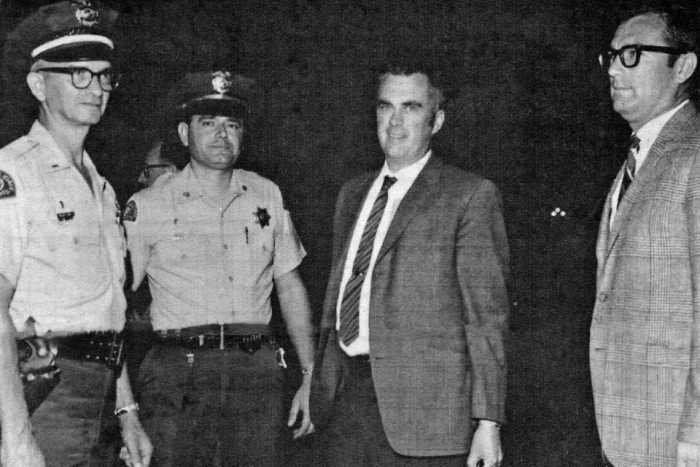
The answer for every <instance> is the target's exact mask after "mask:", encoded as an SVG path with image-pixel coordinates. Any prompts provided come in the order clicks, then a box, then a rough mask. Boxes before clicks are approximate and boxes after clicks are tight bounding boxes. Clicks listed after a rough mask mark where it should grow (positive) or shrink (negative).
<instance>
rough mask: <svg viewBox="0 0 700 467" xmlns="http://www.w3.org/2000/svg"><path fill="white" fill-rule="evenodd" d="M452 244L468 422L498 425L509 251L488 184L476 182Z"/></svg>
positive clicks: (502, 388) (503, 381)
mask: <svg viewBox="0 0 700 467" xmlns="http://www.w3.org/2000/svg"><path fill="white" fill-rule="evenodd" d="M456 242H457V248H456V255H457V275H458V280H459V286H460V290H461V293H462V297H463V300H464V310H465V312H464V313H465V316H464V321H465V331H466V336H467V345H468V349H469V356H470V360H471V364H472V378H473V380H472V385H471V387H472V392H471V408H472V417H473V418H475V419H487V420H493V421H497V422H504V421H505V396H506V357H505V346H504V337H505V336H504V334H505V332H506V330H507V319H508V311H509V301H508V294H507V291H506V278H507V276H508V259H509V251H508V241H507V239H506V232H505V225H504V222H503V215H502V213H501V197H500V194H499V193H498V190H497V188H496V187H495V186H494V185H493V184H492V183H491V182H489V181H486V180H484V181H482V183H481V185H480V186H479V188H478V189H477V190H476V191H475V192H474V194H473V195H472V196H471V198H470V199H469V201H468V205H467V208H466V210H465V213H464V216H463V218H462V220H461V222H460V226H459V229H458V233H457V239H456Z"/></svg>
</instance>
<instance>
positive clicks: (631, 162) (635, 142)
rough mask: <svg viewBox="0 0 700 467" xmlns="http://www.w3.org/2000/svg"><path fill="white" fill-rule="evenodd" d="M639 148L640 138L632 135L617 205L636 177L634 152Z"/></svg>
mask: <svg viewBox="0 0 700 467" xmlns="http://www.w3.org/2000/svg"><path fill="white" fill-rule="evenodd" d="M638 148H639V138H637V137H636V136H632V140H631V141H630V147H629V149H628V150H627V164H626V165H625V172H624V174H623V175H622V183H621V184H620V194H619V195H618V196H617V205H618V206H619V205H620V202H621V201H622V197H623V196H624V194H625V192H626V191H627V188H629V186H630V184H631V183H632V179H633V178H634V169H635V167H636V166H637V159H636V158H635V157H634V153H635V152H636V151H637V149H638Z"/></svg>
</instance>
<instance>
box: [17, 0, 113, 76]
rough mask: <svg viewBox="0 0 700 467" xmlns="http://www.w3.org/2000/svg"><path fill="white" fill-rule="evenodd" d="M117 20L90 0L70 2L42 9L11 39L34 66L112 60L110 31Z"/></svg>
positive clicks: (23, 24)
mask: <svg viewBox="0 0 700 467" xmlns="http://www.w3.org/2000/svg"><path fill="white" fill-rule="evenodd" d="M116 17H117V13H116V12H114V11H112V10H107V9H101V8H98V7H97V6H95V5H94V4H93V3H92V2H91V1H90V0H69V1H63V2H59V3H53V4H51V5H46V6H43V7H41V8H39V9H38V10H37V11H35V12H34V13H33V14H31V15H30V16H29V17H27V18H26V19H25V20H24V21H22V22H21V23H20V24H19V25H18V26H17V27H16V28H15V29H14V31H12V32H11V33H10V35H9V36H8V42H10V43H12V44H14V46H15V47H17V48H19V49H20V50H18V52H19V54H20V55H24V56H25V57H28V58H29V59H30V60H31V62H32V63H33V62H36V61H37V60H46V61H49V62H73V61H82V60H111V59H112V52H113V50H114V43H113V42H112V40H111V39H110V38H109V37H108V35H107V31H108V30H109V28H110V26H111V25H112V23H113V22H114V20H115V19H116Z"/></svg>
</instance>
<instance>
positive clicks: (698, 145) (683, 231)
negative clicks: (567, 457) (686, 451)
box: [590, 103, 700, 467]
mask: <svg viewBox="0 0 700 467" xmlns="http://www.w3.org/2000/svg"><path fill="white" fill-rule="evenodd" d="M621 177H622V171H620V173H619V174H618V176H617V181H619V180H620V178H621ZM617 181H616V182H617ZM611 196H612V190H611V193H610V194H608V199H607V202H606V204H605V209H604V211H603V217H602V222H601V225H600V232H599V235H598V245H597V258H598V272H597V274H598V278H597V297H596V298H597V299H596V303H595V309H594V313H593V321H592V325H591V342H590V364H591V376H592V381H593V394H594V398H595V410H596V418H597V421H598V429H599V433H600V437H601V440H602V444H603V450H604V452H605V454H606V456H607V457H608V459H609V460H610V461H611V462H612V463H613V464H614V465H615V467H625V466H630V467H631V466H634V467H643V466H661V465H663V466H666V465H667V466H675V465H676V464H675V458H676V447H677V439H678V440H682V441H688V442H694V443H700V377H699V375H698V370H700V340H698V337H699V336H700V333H699V332H698V331H699V330H700V316H698V313H699V312H700V115H699V114H698V112H697V110H696V109H695V107H694V106H693V105H692V104H691V103H689V104H686V105H685V106H684V107H683V108H681V109H680V110H678V112H677V113H676V114H675V115H674V116H673V117H672V118H671V120H669V121H668V123H666V125H665V126H664V128H663V129H662V131H661V133H660V134H659V136H658V138H657V139H656V141H655V142H654V144H653V146H652V147H651V148H650V151H649V154H648V156H647V159H646V161H645V162H644V164H643V165H642V166H641V168H640V170H639V171H638V173H637V175H636V176H635V178H634V180H633V182H632V184H631V185H630V187H629V188H628V190H627V193H626V194H625V197H624V198H623V199H622V202H621V203H620V205H619V210H618V211H617V215H616V217H615V219H614V223H613V225H612V228H610V227H609V218H610V202H611Z"/></svg>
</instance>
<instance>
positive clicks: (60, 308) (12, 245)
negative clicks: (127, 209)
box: [0, 122, 126, 334]
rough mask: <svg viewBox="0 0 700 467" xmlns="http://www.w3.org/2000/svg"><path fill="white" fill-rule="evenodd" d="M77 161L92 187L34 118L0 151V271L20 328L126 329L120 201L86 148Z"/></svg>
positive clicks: (16, 322)
mask: <svg viewBox="0 0 700 467" xmlns="http://www.w3.org/2000/svg"><path fill="white" fill-rule="evenodd" d="M83 164H84V166H85V168H86V170H87V171H88V173H89V174H90V178H91V180H92V191H91V190H90V187H89V186H88V185H87V183H86V182H85V179H84V178H83V176H82V175H81V173H80V172H79V171H78V169H77V168H76V167H75V166H74V165H72V163H71V160H70V159H69V157H68V155H66V154H64V153H63V152H62V151H61V150H60V149H59V147H58V145H57V144H56V142H55V141H54V140H53V138H52V137H51V135H50V134H49V132H48V131H47V130H46V129H45V128H44V127H43V126H42V125H41V124H40V123H38V122H35V123H34V125H33V126H32V128H31V131H30V132H29V134H28V135H26V136H24V137H22V138H20V139H18V140H16V141H14V142H13V143H11V144H9V145H8V146H5V147H4V148H3V149H2V150H0V219H1V221H0V274H2V275H3V276H4V277H5V278H6V279H7V280H8V281H10V283H11V284H12V285H13V286H14V288H15V293H14V296H13V297H12V302H11V303H10V315H11V317H12V321H13V322H14V325H15V327H16V328H17V330H19V331H22V330H24V329H25V323H26V321H27V319H28V318H30V317H31V318H33V319H34V320H35V322H36V323H35V328H36V330H37V332H38V333H39V334H44V333H45V332H47V331H49V330H51V331H55V332H68V333H70V332H83V331H98V330H121V329H122V328H123V326H124V320H125V315H124V310H125V308H126V301H125V299H124V293H123V285H124V278H125V275H124V256H125V253H126V248H125V242H124V235H123V232H122V229H121V227H120V224H119V206H118V205H117V200H116V196H115V194H114V191H113V190H112V187H111V186H110V185H109V183H107V181H106V180H105V179H104V178H102V177H101V176H100V175H99V174H98V173H97V170H96V169H95V166H94V165H93V163H92V161H91V160H90V158H89V157H88V155H87V153H83ZM93 193H94V194H93Z"/></svg>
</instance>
